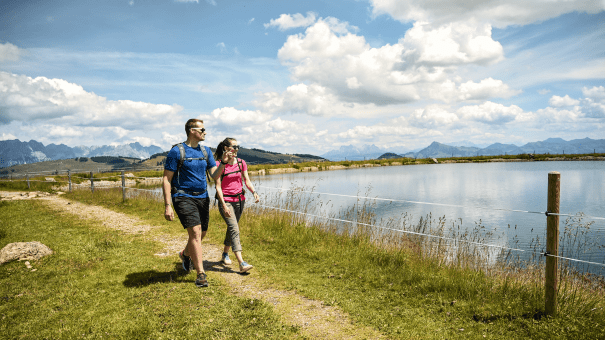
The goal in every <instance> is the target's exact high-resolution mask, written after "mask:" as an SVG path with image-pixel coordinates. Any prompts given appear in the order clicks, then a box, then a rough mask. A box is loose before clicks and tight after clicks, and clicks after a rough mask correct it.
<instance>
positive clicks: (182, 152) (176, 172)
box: [170, 142, 208, 196]
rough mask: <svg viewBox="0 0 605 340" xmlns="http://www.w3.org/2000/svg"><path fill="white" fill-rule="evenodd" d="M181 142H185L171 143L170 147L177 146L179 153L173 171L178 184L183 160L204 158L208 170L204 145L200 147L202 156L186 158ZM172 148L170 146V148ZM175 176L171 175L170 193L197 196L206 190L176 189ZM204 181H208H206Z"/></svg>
mask: <svg viewBox="0 0 605 340" xmlns="http://www.w3.org/2000/svg"><path fill="white" fill-rule="evenodd" d="M183 144H185V142H182V143H178V144H175V145H173V146H172V147H173V148H174V147H175V146H177V147H178V148H179V153H180V157H179V162H178V163H177V165H176V171H175V174H174V175H175V176H176V183H178V184H180V183H181V177H180V172H181V171H180V170H181V167H182V166H183V163H185V160H187V161H193V160H201V159H203V160H205V161H206V172H208V152H206V147H205V146H203V145H200V146H201V149H202V153H203V154H204V157H203V158H200V157H197V158H193V157H189V158H186V157H185V156H186V155H185V146H183ZM171 149H172V148H171ZM175 176H173V177H172V182H171V183H170V185H171V189H170V193H171V194H172V195H174V194H176V193H179V194H188V195H191V196H199V195H201V194H203V193H205V192H206V191H208V190H207V189H204V191H200V192H193V191H186V190H182V189H177V188H176V186H175V185H174V184H175ZM206 183H208V181H206Z"/></svg>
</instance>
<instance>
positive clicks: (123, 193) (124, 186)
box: [122, 170, 126, 202]
mask: <svg viewBox="0 0 605 340" xmlns="http://www.w3.org/2000/svg"><path fill="white" fill-rule="evenodd" d="M122 202H126V179H125V178H124V170H122Z"/></svg>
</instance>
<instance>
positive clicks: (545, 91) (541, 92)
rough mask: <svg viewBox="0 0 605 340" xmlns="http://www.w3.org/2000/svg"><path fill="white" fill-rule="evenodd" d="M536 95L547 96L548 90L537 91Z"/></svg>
mask: <svg viewBox="0 0 605 340" xmlns="http://www.w3.org/2000/svg"><path fill="white" fill-rule="evenodd" d="M538 93H539V94H541V95H545V94H549V93H550V90H547V89H542V90H538Z"/></svg>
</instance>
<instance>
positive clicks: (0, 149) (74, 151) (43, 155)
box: [0, 139, 163, 168]
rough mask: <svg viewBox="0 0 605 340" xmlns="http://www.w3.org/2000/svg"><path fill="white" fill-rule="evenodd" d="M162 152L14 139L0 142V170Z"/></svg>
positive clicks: (133, 146) (150, 148)
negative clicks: (73, 160) (10, 167)
mask: <svg viewBox="0 0 605 340" xmlns="http://www.w3.org/2000/svg"><path fill="white" fill-rule="evenodd" d="M162 151H163V150H162V149H161V148H160V147H158V146H154V145H152V146H142V145H141V144H139V143H138V142H137V143H130V144H125V145H117V146H111V145H103V146H92V147H88V146H76V147H73V148H72V147H69V146H67V145H64V144H59V145H56V144H49V145H47V146H44V144H42V143H40V142H38V141H35V140H30V141H29V142H21V141H19V140H18V139H14V140H5V141H0V168H4V167H8V166H11V165H17V164H31V163H37V162H43V161H52V160H58V159H69V158H76V157H97V156H122V157H134V158H139V159H145V158H149V156H151V155H152V154H154V153H158V152H162Z"/></svg>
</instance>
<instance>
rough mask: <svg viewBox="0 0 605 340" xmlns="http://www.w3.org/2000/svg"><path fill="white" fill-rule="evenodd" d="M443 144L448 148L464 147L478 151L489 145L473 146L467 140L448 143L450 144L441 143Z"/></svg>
mask: <svg viewBox="0 0 605 340" xmlns="http://www.w3.org/2000/svg"><path fill="white" fill-rule="evenodd" d="M443 144H445V145H449V146H466V147H471V148H478V149H483V148H485V147H487V146H488V145H489V144H475V143H473V142H471V141H468V140H461V141H458V142H450V143H443Z"/></svg>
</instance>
